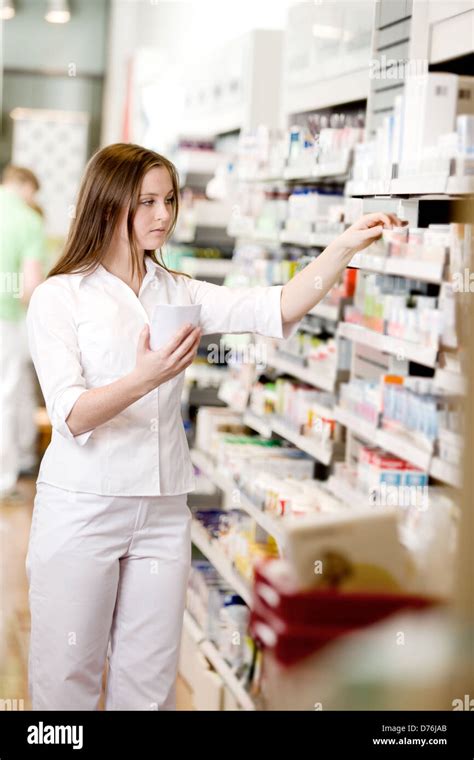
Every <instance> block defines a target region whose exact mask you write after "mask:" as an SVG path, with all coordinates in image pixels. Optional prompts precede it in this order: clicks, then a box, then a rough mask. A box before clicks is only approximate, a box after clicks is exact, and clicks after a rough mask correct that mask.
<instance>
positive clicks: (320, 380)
mask: <svg viewBox="0 0 474 760" xmlns="http://www.w3.org/2000/svg"><path fill="white" fill-rule="evenodd" d="M267 364H268V365H269V366H270V367H273V368H274V369H277V370H279V371H280V372H285V373H287V374H288V375H291V376H292V377H294V378H296V379H297V380H301V381H302V382H304V383H308V385H314V386H315V387H316V388H321V389H322V390H325V391H333V390H334V388H335V385H336V379H337V373H336V372H334V373H331V374H329V373H327V372H326V373H322V372H321V373H318V372H317V371H316V370H314V369H310V368H309V367H304V366H301V365H299V364H298V363H297V362H296V361H292V360H291V359H285V358H284V357H282V356H278V353H277V352H276V351H272V352H269V356H268V361H267Z"/></svg>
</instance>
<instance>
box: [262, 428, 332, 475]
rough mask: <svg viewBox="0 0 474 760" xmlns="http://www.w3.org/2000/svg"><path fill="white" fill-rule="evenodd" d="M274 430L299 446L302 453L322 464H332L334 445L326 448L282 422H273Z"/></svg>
mask: <svg viewBox="0 0 474 760" xmlns="http://www.w3.org/2000/svg"><path fill="white" fill-rule="evenodd" d="M272 430H273V432H274V433H276V434H277V435H281V437H282V438H285V439H286V440H287V441H290V443H293V444H294V445H295V446H297V447H298V448H299V449H301V450H302V451H305V452H306V454H309V455H310V456H312V457H314V458H315V459H317V460H318V461H319V462H321V463H322V464H325V465H328V464H330V462H331V459H332V456H333V447H332V445H328V446H324V444H322V443H319V442H318V441H316V440H314V439H311V438H310V437H309V436H307V435H306V436H305V435H300V434H299V433H297V432H295V431H294V430H292V429H291V427H289V426H288V425H286V424H285V423H284V422H282V421H281V420H276V419H274V420H272Z"/></svg>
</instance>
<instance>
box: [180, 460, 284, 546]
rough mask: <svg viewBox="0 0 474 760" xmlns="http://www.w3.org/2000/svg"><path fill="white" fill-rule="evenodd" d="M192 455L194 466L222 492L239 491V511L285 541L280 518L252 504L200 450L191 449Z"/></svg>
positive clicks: (233, 481)
mask: <svg viewBox="0 0 474 760" xmlns="http://www.w3.org/2000/svg"><path fill="white" fill-rule="evenodd" d="M190 454H191V461H192V462H193V464H194V465H196V467H199V469H200V470H201V472H202V473H203V474H204V475H205V476H206V477H207V478H209V480H210V481H211V482H212V483H214V485H215V486H217V488H220V489H221V490H222V491H225V492H227V493H230V492H232V491H233V490H235V489H237V490H238V491H239V497H240V499H239V504H238V508H239V509H242V510H243V511H244V512H247V514H248V515H250V517H252V518H253V519H254V520H255V522H256V523H258V525H260V527H261V528H263V530H264V531H266V532H267V533H268V534H269V535H271V536H273V537H274V538H279V539H280V540H283V539H284V533H285V531H284V526H283V525H279V524H278V522H279V518H275V517H272V515H269V514H267V513H266V512H263V511H262V510H260V509H258V507H256V506H255V505H254V504H252V502H251V501H250V499H248V498H247V497H246V496H245V494H244V493H243V492H242V491H241V489H240V486H239V484H238V483H237V482H236V481H235V480H234V478H230V477H229V476H227V475H225V474H224V473H221V472H219V469H218V468H217V467H215V465H214V463H213V461H212V459H211V458H210V457H209V456H208V455H207V454H205V453H204V452H203V451H199V450H198V449H191V450H190Z"/></svg>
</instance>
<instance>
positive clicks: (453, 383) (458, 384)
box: [434, 368, 466, 396]
mask: <svg viewBox="0 0 474 760" xmlns="http://www.w3.org/2000/svg"><path fill="white" fill-rule="evenodd" d="M434 383H435V386H436V388H439V389H440V390H441V391H444V392H445V393H450V394H452V395H453V396H464V395H465V394H466V379H465V378H464V377H463V375H461V374H460V373H458V372H450V371H449V370H447V369H440V368H438V369H437V370H436V372H435V376H434Z"/></svg>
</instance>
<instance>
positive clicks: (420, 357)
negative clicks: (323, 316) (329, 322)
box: [338, 322, 438, 367]
mask: <svg viewBox="0 0 474 760" xmlns="http://www.w3.org/2000/svg"><path fill="white" fill-rule="evenodd" d="M338 332H339V336H340V337H342V338H347V339H348V340H353V341H354V342H355V343H362V344H363V345H365V346H370V347H371V348H375V349H377V350H378V351H383V352H384V353H387V354H393V355H394V356H398V357H401V358H402V359H404V360H408V361H412V362H417V363H418V364H423V365H424V366H425V367H435V366H436V357H437V354H438V349H436V348H433V347H431V346H423V345H421V344H419V343H413V342H411V341H408V340H401V339H400V338H394V337H393V336H392V335H384V334H383V333H377V332H375V331H374V330H369V329H367V328H366V327H362V326H361V325H355V324H352V323H350V322H341V323H340V324H339V327H338Z"/></svg>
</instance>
